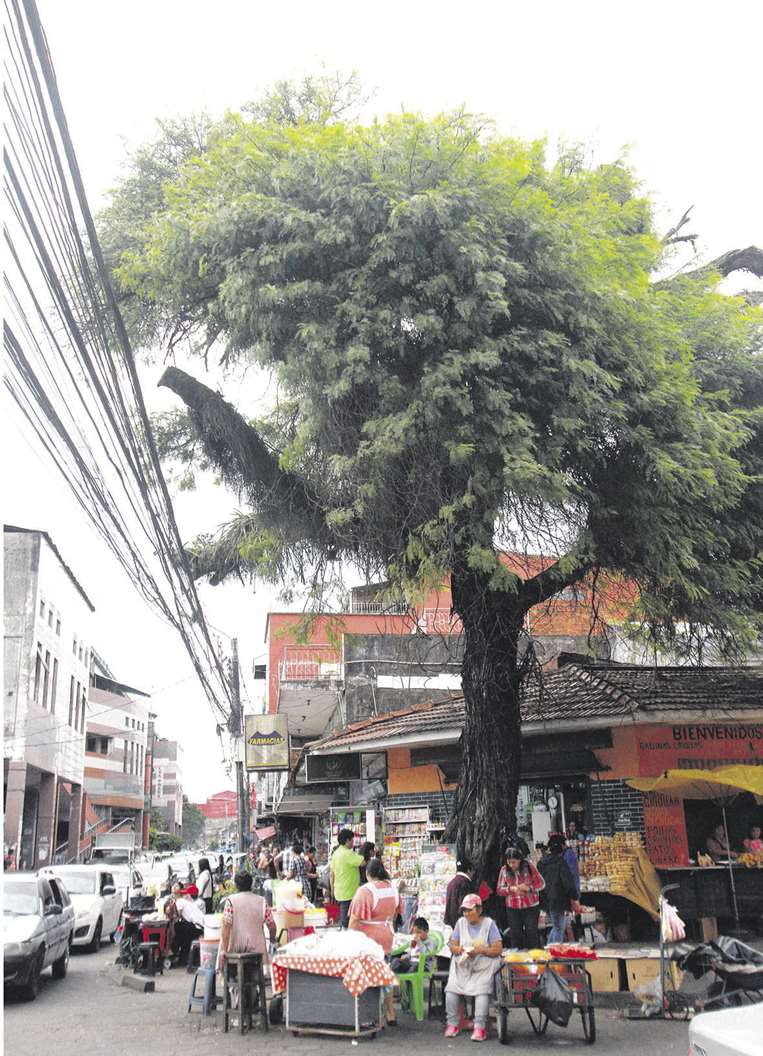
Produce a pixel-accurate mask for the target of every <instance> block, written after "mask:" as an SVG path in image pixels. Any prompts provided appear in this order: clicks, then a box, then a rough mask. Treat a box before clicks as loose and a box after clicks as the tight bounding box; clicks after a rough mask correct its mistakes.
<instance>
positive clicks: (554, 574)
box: [519, 558, 596, 609]
mask: <svg viewBox="0 0 763 1056" xmlns="http://www.w3.org/2000/svg"><path fill="white" fill-rule="evenodd" d="M595 567H596V565H595V563H594V562H593V561H590V560H585V559H583V558H580V560H579V561H577V562H576V563H575V564H574V565H573V566H572V567H571V569H570V571H569V572H566V573H565V572H563V571H562V569H561V567H560V564H559V562H557V563H556V564H553V565H549V567H548V568H544V569H543V571H542V572H539V573H538V574H537V575H536V576H533V577H532V579H526V580H525V581H524V582H523V584H522V587H521V589H520V591H519V597H520V600H521V602H522V604H523V606H525V608H527V609H531V608H532V607H533V606H534V605H541V604H542V603H543V602H544V601H548V600H549V598H552V597H553V596H554V594H558V593H559V591H560V590H564V588H565V587H571V586H573V585H574V584H575V583H579V582H580V581H581V579H583V578H584V577H585V576H587V575H588V573H589V572H592V571H593V570H594V568H595Z"/></svg>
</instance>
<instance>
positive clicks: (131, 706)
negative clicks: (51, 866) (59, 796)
mask: <svg viewBox="0 0 763 1056" xmlns="http://www.w3.org/2000/svg"><path fill="white" fill-rule="evenodd" d="M148 731H149V696H148V694H147V693H143V692H142V691H141V690H139V689H134V688H133V687H131V686H128V685H125V684H124V683H121V682H117V681H116V679H115V678H114V677H113V674H112V672H111V671H110V670H109V668H108V667H107V666H106V664H105V663H104V661H103V660H102V659H101V657H99V656H98V654H97V653H95V654H94V656H93V664H92V672H91V683H90V690H89V695H88V712H87V731H86V741H85V795H86V797H87V804H88V806H89V807H90V808H92V811H93V812H94V814H95V815H96V816H97V817H98V819H99V822H100V826H101V831H105V830H108V829H110V828H114V827H115V826H117V825H120V824H121V825H122V826H123V827H124V828H132V829H133V831H134V832H135V834H136V836H137V837H138V839H137V841H136V844H137V846H142V845H143V839H144V824H143V817H144V811H145V810H146V809H147V806H148V804H147V802H146V790H145V784H146V776H145V771H146V766H147V765H148V764H149V763H150V759H149V756H148Z"/></svg>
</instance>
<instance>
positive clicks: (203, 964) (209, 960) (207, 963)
mask: <svg viewBox="0 0 763 1056" xmlns="http://www.w3.org/2000/svg"><path fill="white" fill-rule="evenodd" d="M219 948H220V940H219V939H201V940H200V941H199V968H214V967H215V965H216V963H217V951H218V949H219Z"/></svg>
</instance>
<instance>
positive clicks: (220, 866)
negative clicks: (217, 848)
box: [215, 854, 225, 884]
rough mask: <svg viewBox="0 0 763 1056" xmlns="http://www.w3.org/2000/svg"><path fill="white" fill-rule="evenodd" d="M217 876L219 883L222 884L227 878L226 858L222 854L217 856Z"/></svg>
mask: <svg viewBox="0 0 763 1056" xmlns="http://www.w3.org/2000/svg"><path fill="white" fill-rule="evenodd" d="M215 877H216V879H217V882H218V884H221V883H222V882H223V880H224V879H225V859H224V858H223V856H222V855H221V854H218V856H217V868H216V869H215Z"/></svg>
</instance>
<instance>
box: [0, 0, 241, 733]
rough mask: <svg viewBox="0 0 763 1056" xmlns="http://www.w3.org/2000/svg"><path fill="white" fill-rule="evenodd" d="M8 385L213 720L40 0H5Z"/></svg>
mask: <svg viewBox="0 0 763 1056" xmlns="http://www.w3.org/2000/svg"><path fill="white" fill-rule="evenodd" d="M5 6H6V21H5V45H6V47H5V60H4V65H5V71H4V72H5V78H4V79H5V86H4V96H5V118H6V120H5V129H4V132H5V152H4V162H5V192H6V202H7V208H6V223H5V224H4V235H5V241H6V268H5V276H4V279H5V295H6V310H5V322H4V345H5V352H6V373H5V384H6V388H7V389H8V391H9V392H10V394H11V396H12V398H13V400H14V401H15V403H16V405H17V407H18V408H19V410H20V412H21V414H22V415H23V418H24V419H25V420H26V422H27V423H28V424H29V426H31V428H32V430H33V432H34V434H35V435H36V438H37V441H38V442H39V444H40V445H41V447H42V449H43V450H44V451H45V453H46V455H47V456H48V457H49V458H50V459H51V461H52V462H53V464H54V465H55V466H56V467H57V469H58V470H59V472H60V473H61V474H62V476H63V477H64V479H65V481H66V483H67V484H68V486H69V487H70V488H71V490H72V492H73V493H74V495H75V497H76V499H77V501H78V503H79V505H80V506H81V508H82V510H83V511H84V512H85V514H86V515H87V516H88V517H89V518H90V520H91V521H92V522H93V524H94V525H95V527H96V529H97V530H98V532H99V533H100V535H101V536H102V537H103V539H104V540H105V541H106V543H107V544H108V546H109V547H110V549H111V551H112V552H113V554H114V555H115V557H116V558H117V560H118V561H119V563H120V565H121V566H122V568H123V569H124V570H125V572H126V573H127V575H128V576H129V577H130V579H131V580H132V582H133V584H134V585H135V586H136V587H137V589H138V590H139V591H140V593H141V594H142V595H143V597H144V598H145V599H146V600H147V601H148V602H149V603H150V604H151V605H152V606H154V607H155V608H156V609H157V610H158V611H159V612H160V613H161V615H162V616H163V617H164V618H165V619H166V620H167V621H169V623H170V624H171V625H172V626H173V627H175V629H176V630H177V631H178V632H179V634H180V636H181V638H182V640H183V643H184V644H185V647H186V649H187V651H188V654H189V656H190V657H191V660H192V662H193V665H194V668H195V671H196V675H197V676H198V679H199V681H200V683H201V684H202V686H203V688H204V690H205V693H206V695H207V697H208V699H209V701H210V703H211V705H212V708H213V712H214V713H215V717H216V719H217V721H218V722H225V721H227V718H228V715H229V712H230V690H229V685H228V680H227V678H226V674H225V670H224V667H223V664H222V661H221V659H220V657H219V655H218V653H217V651H216V649H215V647H214V644H213V642H212V639H211V637H210V631H209V628H208V626H207V623H206V621H205V618H204V614H203V612H202V608H201V605H200V602H199V598H198V595H197V592H196V587H195V584H194V580H193V576H192V573H191V569H190V565H189V563H188V560H187V557H186V554H185V552H184V548H183V543H182V540H181V538H180V533H179V530H178V526H177V523H176V520H175V515H174V512H173V508H172V502H171V499H170V495H169V491H168V489H167V485H166V482H165V480H164V476H163V474H162V470H161V465H160V462H159V457H158V454H157V450H156V446H155V443H154V439H153V436H152V433H151V428H150V424H149V419H148V414H147V411H146V406H145V403H144V400H143V395H142V392H141V388H140V382H139V379H138V374H137V370H136V366H135V361H134V357H133V353H132V349H131V347H130V342H129V338H128V336H127V332H126V329H125V326H124V322H123V320H122V317H121V314H120V312H119V308H118V306H117V303H116V299H115V296H114V292H113V289H112V287H111V283H110V279H109V275H108V271H107V268H106V265H105V263H104V259H103V255H102V252H101V248H100V245H99V243H98V238H97V236H96V231H95V226H94V223H93V218H92V215H91V212H90V209H89V206H88V203H87V198H86V195H85V190H84V185H83V182H82V178H81V175H80V171H79V167H78V164H77V158H76V155H75V152H74V147H73V144H72V141H71V137H70V135H69V131H68V127H67V122H66V116H65V114H64V110H63V107H62V104H61V99H60V95H59V92H58V87H57V84H56V77H55V72H54V69H53V65H52V62H51V58H50V54H49V51H48V47H47V43H46V40H45V34H44V31H43V28H42V25H41V22H40V18H39V13H38V11H37V5H36V3H35V2H34V0H5Z"/></svg>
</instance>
